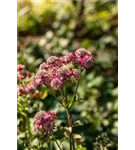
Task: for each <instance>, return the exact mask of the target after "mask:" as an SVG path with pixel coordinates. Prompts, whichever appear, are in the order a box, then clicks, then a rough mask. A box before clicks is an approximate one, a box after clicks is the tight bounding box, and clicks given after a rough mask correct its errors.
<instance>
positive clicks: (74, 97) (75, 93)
mask: <svg viewBox="0 0 135 150" xmlns="http://www.w3.org/2000/svg"><path fill="white" fill-rule="evenodd" d="M79 83H80V80H78V82H77V85H76V89H75V92H74V96H73V99H72V101H71V103H70V105H69V108H71V107H72V105H73V102H74V101H75V99H76V95H77V90H78V87H79Z"/></svg>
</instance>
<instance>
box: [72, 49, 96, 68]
mask: <svg viewBox="0 0 135 150" xmlns="http://www.w3.org/2000/svg"><path fill="white" fill-rule="evenodd" d="M74 54H75V57H74V62H75V64H79V65H81V67H82V68H85V69H90V68H91V67H92V66H93V63H94V59H93V56H92V54H91V53H90V52H88V51H86V50H85V49H84V48H79V49H77V50H76V51H75V53H74Z"/></svg>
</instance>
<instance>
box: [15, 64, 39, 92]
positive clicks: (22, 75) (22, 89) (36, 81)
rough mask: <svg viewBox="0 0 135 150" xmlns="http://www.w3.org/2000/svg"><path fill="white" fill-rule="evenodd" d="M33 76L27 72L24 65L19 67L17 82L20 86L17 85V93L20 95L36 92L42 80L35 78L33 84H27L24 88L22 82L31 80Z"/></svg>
mask: <svg viewBox="0 0 135 150" xmlns="http://www.w3.org/2000/svg"><path fill="white" fill-rule="evenodd" d="M31 76H32V73H30V72H28V71H26V69H25V66H24V65H21V64H20V65H17V81H18V85H17V93H18V95H20V94H28V93H31V92H34V91H35V90H36V89H37V87H38V85H39V84H40V83H41V79H40V78H34V79H33V81H32V82H30V83H27V84H26V83H25V84H26V85H25V86H24V85H23V86H22V84H21V82H22V81H25V80H24V79H26V78H29V77H31Z"/></svg>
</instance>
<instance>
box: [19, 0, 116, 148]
mask: <svg viewBox="0 0 135 150" xmlns="http://www.w3.org/2000/svg"><path fill="white" fill-rule="evenodd" d="M117 13H118V12H117V1H116V0H78V1H77V0H55V1H54V0H53V1H52V0H31V1H26V0H18V10H17V14H18V24H17V30H18V41H17V42H18V45H17V53H18V54H17V61H18V64H25V65H26V68H27V69H28V70H29V71H31V72H34V73H36V71H37V69H38V67H39V65H40V64H41V63H42V62H43V61H44V60H46V59H47V58H48V57H49V56H51V55H56V56H60V55H64V54H66V53H68V52H72V51H74V50H76V49H77V48H80V47H83V48H85V49H87V50H88V51H90V52H92V53H93V55H94V57H95V64H94V67H93V69H92V70H91V71H85V72H84V73H83V75H82V82H81V84H80V87H79V91H78V95H79V96H80V97H83V98H84V99H85V100H83V101H80V102H79V104H78V105H76V106H74V107H73V109H72V114H73V119H74V120H75V121H76V120H81V121H82V122H83V126H78V127H76V128H75V129H74V132H76V133H78V134H80V135H81V136H82V137H83V143H82V144H81V146H80V147H78V149H77V150H92V149H94V150H101V149H100V148H99V147H100V146H99V145H100V144H99V143H101V144H104V143H105V142H106V141H105V140H104V136H103V134H104V133H105V134H106V135H107V139H108V140H107V142H108V145H109V146H108V149H109V150H116V149H117V146H118V144H117V143H118V142H117V135H118V132H117V130H118V113H117V107H118V101H117V94H118V93H117V86H118V82H117V73H118V72H117V66H118V62H117V56H118V50H117V44H118V43H117V42H118V39H117V26H118V25H117V24H118V22H117V19H118V14H117ZM73 90H74V87H73V88H69V91H68V92H69V93H72V91H73ZM41 109H42V110H43V109H44V110H55V111H57V112H58V114H59V116H61V117H60V118H59V120H60V121H59V123H58V125H59V126H60V125H61V123H62V121H63V120H64V118H65V112H64V110H63V108H61V107H60V105H59V104H58V103H57V101H56V99H55V98H53V97H52V96H51V95H50V94H49V93H48V92H47V90H46V92H45V93H44V96H43V97H42V98H41V99H40V98H38V99H36V98H35V99H34V100H32V102H31V107H30V108H29V111H30V112H29V113H30V119H32V118H33V116H34V114H35V113H36V112H38V111H39V110H41ZM19 119H21V118H19V117H18V120H19ZM21 149H24V147H23V131H22V132H21V129H20V132H19V135H18V150H21Z"/></svg>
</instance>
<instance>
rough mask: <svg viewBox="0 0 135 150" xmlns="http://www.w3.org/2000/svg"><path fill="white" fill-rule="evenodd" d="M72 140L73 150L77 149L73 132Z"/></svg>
mask: <svg viewBox="0 0 135 150" xmlns="http://www.w3.org/2000/svg"><path fill="white" fill-rule="evenodd" d="M72 142H73V150H75V142H74V138H73V134H72Z"/></svg>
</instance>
